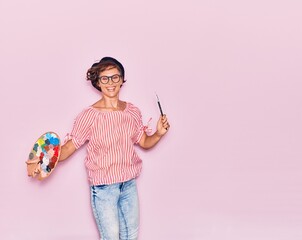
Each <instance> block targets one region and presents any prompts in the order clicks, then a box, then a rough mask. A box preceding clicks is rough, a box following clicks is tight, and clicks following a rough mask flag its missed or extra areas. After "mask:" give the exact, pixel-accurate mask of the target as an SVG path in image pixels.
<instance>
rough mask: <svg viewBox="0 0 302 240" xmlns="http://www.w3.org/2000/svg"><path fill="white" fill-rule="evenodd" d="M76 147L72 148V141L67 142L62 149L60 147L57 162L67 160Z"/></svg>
mask: <svg viewBox="0 0 302 240" xmlns="http://www.w3.org/2000/svg"><path fill="white" fill-rule="evenodd" d="M76 150H77V149H76V147H75V146H74V144H73V142H72V140H68V141H67V142H66V143H65V144H64V145H63V146H62V147H61V154H60V158H59V162H61V161H63V160H65V159H67V158H68V157H70V156H71V155H72V154H73V153H74V152H75V151H76Z"/></svg>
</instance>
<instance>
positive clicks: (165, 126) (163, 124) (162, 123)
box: [157, 115, 170, 136]
mask: <svg viewBox="0 0 302 240" xmlns="http://www.w3.org/2000/svg"><path fill="white" fill-rule="evenodd" d="M169 128H170V124H169V122H168V118H167V116H166V115H163V116H160V118H159V119H158V122H157V134H158V135H160V136H163V135H165V134H166V133H167V131H168V130H169Z"/></svg>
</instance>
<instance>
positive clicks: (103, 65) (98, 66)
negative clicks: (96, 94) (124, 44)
mask: <svg viewBox="0 0 302 240" xmlns="http://www.w3.org/2000/svg"><path fill="white" fill-rule="evenodd" d="M110 68H116V69H117V70H118V71H119V72H120V74H121V77H122V80H123V83H124V82H125V69H124V67H123V65H122V64H121V63H120V62H119V61H118V60H116V59H115V58H112V57H103V58H102V59H101V60H100V61H99V62H97V63H94V64H92V66H91V67H90V68H89V69H88V71H87V73H86V79H87V80H88V81H91V84H92V86H93V87H95V88H96V89H97V90H99V91H100V92H101V91H102V90H101V88H100V87H99V86H98V81H99V79H98V78H99V75H100V73H101V72H103V71H105V70H106V69H110Z"/></svg>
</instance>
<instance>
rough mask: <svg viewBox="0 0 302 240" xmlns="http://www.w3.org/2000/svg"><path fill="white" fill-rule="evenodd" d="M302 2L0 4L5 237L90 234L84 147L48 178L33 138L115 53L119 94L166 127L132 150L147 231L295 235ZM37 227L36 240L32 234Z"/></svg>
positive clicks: (56, 124) (90, 94)
mask: <svg viewBox="0 0 302 240" xmlns="http://www.w3.org/2000/svg"><path fill="white" fill-rule="evenodd" d="M301 8H302V3H301V1H298V0H287V1H281V0H254V1H239V0H229V1H224V0H216V1H215V0H214V1H209V0H200V1H197V0H196V1H194V0H188V1H172V0H168V1H159V0H155V1H154V0H153V1H148V2H147V1H138V0H128V1H102V0H91V1H90V0H88V1H71V0H66V1H59V0H53V1H41V0H27V1H22V0H0V31H1V37H0V50H1V56H0V64H1V71H0V79H1V81H0V84H1V85H0V86H1V95H0V100H1V116H2V117H1V126H0V131H1V163H2V164H1V179H0V180H1V181H0V184H1V185H0V189H1V190H0V191H1V205H0V215H1V220H0V239H6V240H20V239H22V240H27V239H28V240H29V239H30V240H37V239H43V240H54V239H55V240H66V239H72V240H83V239H85V240H93V239H97V236H98V234H97V230H96V226H95V224H94V221H93V217H92V213H91V210H90V203H89V190H88V184H87V180H86V172H85V168H84V165H83V158H84V155H85V149H84V148H82V149H81V150H79V151H78V152H77V153H76V154H75V155H74V156H73V157H72V158H71V159H69V160H67V161H66V162H64V163H62V164H60V165H59V166H58V167H57V169H56V171H55V172H54V173H53V175H51V176H50V177H49V178H48V179H47V180H46V181H44V182H38V181H36V180H33V179H31V178H28V177H27V175H26V166H25V163H24V162H25V160H26V159H27V156H28V153H29V150H30V148H31V147H32V144H33V143H34V141H35V140H36V138H37V137H38V136H39V135H40V134H42V133H44V132H46V131H49V130H52V131H56V132H57V133H58V134H59V135H60V136H61V137H62V138H63V137H64V136H65V134H66V133H67V132H69V131H70V130H71V128H72V123H73V120H74V118H75V116H76V115H77V114H78V113H79V112H80V111H81V110H82V109H83V108H84V107H86V106H88V105H90V104H92V103H94V102H95V101H97V100H98V98H99V95H98V93H97V92H96V91H94V90H93V89H92V87H91V86H90V84H89V83H88V82H86V81H85V73H86V70H87V69H88V67H89V66H90V65H91V64H92V63H93V62H94V61H96V60H99V59H100V58H101V57H103V56H113V57H116V58H117V59H119V60H120V61H121V62H122V63H123V64H124V66H125V68H126V78H127V80H128V82H127V83H126V84H125V86H124V87H123V89H122V93H121V98H122V99H124V100H126V101H130V102H133V103H135V104H136V105H137V106H138V107H140V109H141V111H142V113H143V116H144V122H147V121H148V119H149V118H150V117H153V119H154V120H153V122H152V125H153V127H154V126H155V122H156V119H157V118H158V116H159V111H158V108H157V103H156V98H155V91H156V92H157V94H158V95H159V97H160V99H161V102H162V106H163V109H164V111H165V112H166V113H167V115H168V117H169V119H170V122H171V125H172V127H171V129H170V132H169V134H168V135H167V136H166V137H165V138H164V139H163V140H162V142H161V143H160V144H159V145H158V146H157V147H155V148H154V149H152V150H150V151H142V150H138V151H139V152H140V155H141V157H142V158H143V160H144V169H143V173H142V175H141V177H140V178H139V180H138V185H139V195H140V203H141V230H140V239H143V240H167V239H169V240H170V239H171V240H183V239H186V240H187V239H188V240H195V239H202V240H228V239H229V240H298V239H299V240H300V239H302V177H301V170H302V163H301V158H302V148H301V144H302V124H301V120H302V96H301V87H302V71H301V69H302V64H301V63H302V44H301V43H302V27H301V26H302V25H301V22H302V14H301ZM39 235H42V237H39Z"/></svg>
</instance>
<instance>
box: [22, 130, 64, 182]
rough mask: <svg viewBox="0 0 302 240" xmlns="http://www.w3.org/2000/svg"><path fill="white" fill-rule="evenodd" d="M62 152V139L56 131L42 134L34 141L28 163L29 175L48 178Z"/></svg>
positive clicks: (40, 178) (41, 178)
mask: <svg viewBox="0 0 302 240" xmlns="http://www.w3.org/2000/svg"><path fill="white" fill-rule="evenodd" d="M60 152H61V140H60V137H59V136H58V135H57V134H56V133H55V132H46V133H44V134H42V135H41V136H40V137H39V138H38V140H37V141H36V142H35V143H34V145H33V147H32V149H31V151H30V153H29V156H28V160H27V161H26V164H27V175H28V176H30V177H37V178H38V179H39V180H43V179H44V178H47V177H48V176H49V175H50V174H51V173H52V172H53V170H54V169H55V167H56V165H57V163H58V160H59V158H60Z"/></svg>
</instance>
